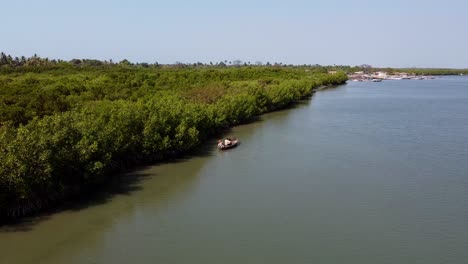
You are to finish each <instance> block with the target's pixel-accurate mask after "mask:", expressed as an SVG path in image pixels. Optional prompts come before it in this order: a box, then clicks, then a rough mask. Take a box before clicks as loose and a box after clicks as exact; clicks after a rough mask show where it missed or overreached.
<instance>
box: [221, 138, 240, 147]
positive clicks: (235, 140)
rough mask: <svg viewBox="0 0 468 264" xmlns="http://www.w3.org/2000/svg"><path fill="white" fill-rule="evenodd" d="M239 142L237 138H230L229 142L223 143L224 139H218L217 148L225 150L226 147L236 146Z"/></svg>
mask: <svg viewBox="0 0 468 264" xmlns="http://www.w3.org/2000/svg"><path fill="white" fill-rule="evenodd" d="M238 144H239V140H238V139H237V138H233V139H231V143H230V144H227V145H226V144H224V140H218V149H220V150H226V149H231V148H235V147H237V145H238Z"/></svg>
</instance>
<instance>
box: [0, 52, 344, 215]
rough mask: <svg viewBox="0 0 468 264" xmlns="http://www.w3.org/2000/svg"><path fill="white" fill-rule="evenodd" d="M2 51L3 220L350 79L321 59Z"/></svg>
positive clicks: (0, 190) (0, 200)
mask: <svg viewBox="0 0 468 264" xmlns="http://www.w3.org/2000/svg"><path fill="white" fill-rule="evenodd" d="M3 55H4V54H2V58H1V61H0V64H1V65H0V118H1V119H0V146H1V148H0V220H6V219H15V218H18V217H21V216H24V215H29V214H32V213H35V212H39V211H41V210H44V209H46V208H49V207H51V206H52V205H55V204H57V203H60V202H62V201H64V200H66V199H69V198H70V197H75V196H79V195H80V194H83V193H84V192H85V191H86V190H88V189H89V188H91V187H95V186H100V185H101V184H105V183H106V181H107V180H108V179H109V177H111V175H115V174H114V173H115V172H118V171H120V170H122V169H123V168H128V167H131V166H134V165H135V164H138V163H142V162H155V161H160V160H163V159H166V158H167V157H170V156H172V155H176V154H180V153H185V152H187V151H189V150H192V149H194V148H195V147H196V146H197V145H199V144H200V143H201V142H203V140H206V139H207V138H208V137H209V136H213V135H215V134H216V133H217V132H219V131H220V129H223V128H226V127H229V126H232V125H236V124H239V123H242V122H247V121H249V120H252V119H253V118H254V117H256V116H258V115H260V114H262V113H265V112H269V111H274V110H277V109H282V108H285V107H287V106H289V105H291V104H293V103H294V102H295V101H296V100H298V99H301V98H304V97H306V96H309V95H311V94H312V93H313V91H314V89H316V88H318V87H321V86H324V85H325V86H329V85H337V84H342V83H344V82H345V81H346V80H347V76H346V74H345V73H343V72H338V73H336V74H328V73H327V72H328V69H327V68H324V67H319V66H314V67H304V66H301V67H298V66H295V67H292V66H285V65H277V66H274V65H268V66H250V65H247V64H245V65H235V66H234V65H233V66H228V65H227V64H226V63H216V64H210V65H204V64H195V65H183V64H178V65H172V66H164V65H159V64H157V63H155V64H131V63H129V62H128V61H126V60H124V61H122V62H120V63H117V64H116V63H112V62H102V61H96V60H72V61H69V62H65V61H52V60H48V59H43V58H39V57H37V56H34V57H31V58H24V57H23V58H16V59H13V58H11V57H10V56H3Z"/></svg>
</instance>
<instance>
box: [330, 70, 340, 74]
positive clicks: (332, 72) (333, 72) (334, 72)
mask: <svg viewBox="0 0 468 264" xmlns="http://www.w3.org/2000/svg"><path fill="white" fill-rule="evenodd" d="M337 73H338V72H337V71H328V74H337Z"/></svg>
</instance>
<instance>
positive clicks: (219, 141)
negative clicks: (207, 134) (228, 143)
mask: <svg viewBox="0 0 468 264" xmlns="http://www.w3.org/2000/svg"><path fill="white" fill-rule="evenodd" d="M222 147H224V144H223V141H222V140H221V139H220V140H218V148H222Z"/></svg>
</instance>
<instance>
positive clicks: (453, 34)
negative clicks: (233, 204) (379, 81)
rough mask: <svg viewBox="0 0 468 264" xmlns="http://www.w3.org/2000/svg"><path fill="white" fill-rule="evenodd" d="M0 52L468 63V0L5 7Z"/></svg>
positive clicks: (144, 58) (144, 0)
mask: <svg viewBox="0 0 468 264" xmlns="http://www.w3.org/2000/svg"><path fill="white" fill-rule="evenodd" d="M2 7H3V10H4V12H3V14H2V16H1V17H0V22H1V24H2V25H3V26H1V27H0V33H1V34H2V35H3V36H6V37H4V38H2V39H3V40H2V41H0V51H3V52H5V53H7V54H11V55H12V56H23V55H24V56H31V55H32V54H35V53H36V54H38V55H39V56H41V57H49V58H51V59H65V60H70V59H73V58H79V59H82V58H87V59H99V60H110V59H112V60H114V61H120V60H122V59H128V60H130V61H132V62H149V63H154V62H156V61H157V62H159V63H163V64H173V63H175V62H176V61H180V62H183V63H194V62H198V61H200V62H203V63H209V62H210V61H211V62H213V63H216V62H220V61H224V60H228V61H233V60H241V61H245V62H248V61H250V62H251V63H255V62H256V61H261V62H263V63H266V62H270V63H274V62H282V63H285V64H295V65H301V64H321V65H334V64H336V65H361V64H370V65H372V66H375V67H426V68H468V52H467V50H466V47H468V28H466V25H468V16H466V15H465V13H466V11H468V3H465V2H463V1H458V0H449V1H445V2H442V3H441V2H436V1H413V2H412V3H406V2H405V1H401V0H397V1H393V2H388V1H387V2H381V3H376V2H373V1H368V0H357V1H353V2H352V3H351V2H342V1H337V0H335V1H323V0H320V1H316V2H314V3H309V2H308V1H305V0H291V1H288V2H286V3H285V2H282V1H264V0H262V1H255V2H250V1H246V0H239V1H236V2H235V3H232V2H229V3H228V2H219V1H214V0H200V1H198V2H197V3H185V2H184V1H180V0H176V1H171V2H162V1H149V0H140V1H110V0H104V1H100V2H99V3H97V2H96V3H94V2H93V1H90V0H83V1H81V2H75V3H64V2H63V1H57V0H52V1H42V2H40V3H39V2H34V1H21V0H19V1H15V2H5V3H2Z"/></svg>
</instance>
